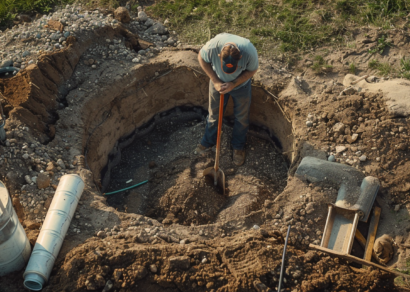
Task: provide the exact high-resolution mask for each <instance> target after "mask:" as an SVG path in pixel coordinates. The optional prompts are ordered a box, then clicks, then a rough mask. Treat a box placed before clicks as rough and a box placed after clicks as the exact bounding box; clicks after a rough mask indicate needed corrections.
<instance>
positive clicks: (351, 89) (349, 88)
mask: <svg viewBox="0 0 410 292" xmlns="http://www.w3.org/2000/svg"><path fill="white" fill-rule="evenodd" d="M342 92H343V93H344V94H345V95H352V94H354V93H356V92H357V90H356V89H354V88H353V87H348V88H346V89H345V90H343V91H342Z"/></svg>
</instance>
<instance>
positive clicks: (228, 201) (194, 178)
mask: <svg viewBox="0 0 410 292" xmlns="http://www.w3.org/2000/svg"><path fill="white" fill-rule="evenodd" d="M172 55H173V57H174V58H175V57H179V58H181V59H182V58H184V59H185V60H186V59H187V57H188V56H189V58H191V60H190V59H189V58H188V61H192V59H194V58H195V57H196V54H195V53H192V52H178V53H173V54H172ZM164 57H165V58H168V56H167V55H166V54H165V56H164ZM181 62H182V60H181ZM178 63H180V62H178ZM159 65H160V64H155V63H154V64H150V65H144V66H140V67H139V68H138V69H135V71H134V72H133V70H131V72H130V73H129V75H128V74H127V78H125V79H129V80H131V82H127V80H121V81H122V82H123V83H126V84H125V86H124V87H122V88H121V90H120V91H114V90H115V89H113V87H111V86H110V87H109V88H108V89H107V90H106V91H103V90H102V89H101V93H99V94H98V96H99V97H98V98H99V99H98V104H97V103H95V100H90V103H91V104H92V106H90V105H86V106H85V107H84V108H86V109H88V112H87V113H86V114H85V116H87V119H88V122H89V126H88V128H87V130H88V133H90V134H91V135H90V136H88V137H87V136H86V137H84V138H83V141H86V143H85V145H84V146H85V156H86V161H87V164H88V166H89V167H90V169H91V170H92V173H93V176H94V181H95V182H96V184H97V185H98V187H99V188H100V190H101V191H102V192H111V191H115V190H118V189H122V188H126V187H128V186H131V185H133V184H136V183H139V182H142V181H145V180H149V182H148V183H147V184H146V185H144V186H140V187H138V188H136V189H132V190H129V191H126V192H123V193H119V194H113V195H110V196H109V197H108V199H107V203H108V205H110V206H113V207H115V208H116V209H117V210H119V211H125V212H128V213H136V214H143V215H146V216H149V217H153V218H155V219H157V220H158V221H160V222H163V223H165V224H171V223H178V224H184V225H191V224H199V225H200V224H210V223H216V222H221V221H227V220H228V221H229V220H234V219H237V218H239V217H243V216H246V215H248V214H250V213H252V212H253V211H258V210H261V209H262V207H263V203H264V202H265V200H274V199H275V198H276V196H277V195H279V194H280V193H281V192H282V191H283V190H284V188H285V186H286V181H287V172H288V164H289V163H288V162H289V161H290V160H291V159H292V157H291V156H289V157H285V156H283V155H282V152H288V150H290V149H292V148H291V147H292V145H293V136H292V128H291V124H290V123H289V122H288V120H287V119H286V117H284V115H283V113H282V111H281V109H280V108H279V106H278V105H277V103H276V102H275V100H274V99H273V98H272V97H271V96H270V95H269V93H267V92H266V91H265V90H264V89H262V88H260V87H256V86H255V87H253V92H252V105H251V116H250V121H251V129H250V132H249V135H248V142H247V146H246V148H247V160H246V163H245V165H244V166H242V167H236V166H235V165H234V164H233V163H232V159H231V157H232V151H231V150H230V147H229V145H230V143H229V142H230V137H231V131H232V130H231V126H230V124H232V122H231V121H232V101H230V102H229V104H228V108H227V111H226V113H225V117H226V119H225V125H224V128H223V137H222V141H223V143H222V154H221V165H220V166H221V168H222V169H223V171H224V172H225V175H226V187H227V194H228V196H226V197H224V196H222V195H221V194H220V191H219V190H217V189H216V188H214V187H213V186H212V183H211V182H207V181H206V180H205V179H204V178H203V176H202V172H203V170H204V169H205V168H207V167H209V166H212V165H213V163H214V152H209V153H207V154H206V155H204V156H200V157H197V156H196V155H194V154H193V150H194V148H195V146H196V145H197V144H198V143H199V141H200V139H201V136H202V135H203V131H204V127H205V117H206V108H207V102H208V79H207V77H206V76H204V75H202V74H203V73H201V71H199V69H192V68H190V67H188V66H178V67H176V68H175V67H174V68H172V69H171V68H170V69H168V70H162V71H159V70H158V69H159V68H160V67H161V66H159ZM162 67H164V66H162ZM142 74H143V75H144V80H145V82H144V84H143V85H142V86H141V83H140V82H138V80H139V81H140V80H141V75H142ZM150 75H151V76H150ZM118 81H119V80H118ZM138 83H139V84H138ZM114 87H115V86H114ZM118 87H120V85H118ZM114 92H115V94H113V93H114ZM69 99H70V98H69V97H68V100H69ZM131 180H132V181H131ZM127 182H128V183H127Z"/></svg>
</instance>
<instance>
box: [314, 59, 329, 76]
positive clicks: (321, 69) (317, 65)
mask: <svg viewBox="0 0 410 292" xmlns="http://www.w3.org/2000/svg"><path fill="white" fill-rule="evenodd" d="M311 68H312V70H313V71H314V72H315V73H316V74H322V73H325V72H328V71H330V70H331V69H332V68H333V66H331V65H328V64H326V62H325V59H324V58H323V57H322V56H320V55H317V56H315V58H314V62H313V65H312V67H311Z"/></svg>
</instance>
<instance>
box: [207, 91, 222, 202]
mask: <svg viewBox="0 0 410 292" xmlns="http://www.w3.org/2000/svg"><path fill="white" fill-rule="evenodd" d="M223 114H224V95H223V94H221V97H220V101H219V118H218V133H217V135H218V136H217V138H216V156H215V165H214V167H208V168H207V169H205V170H204V176H209V177H212V178H213V179H214V184H215V186H219V187H220V188H222V192H223V194H224V195H225V174H224V172H223V171H222V169H220V168H219V154H220V152H221V151H220V150H221V130H222V118H223Z"/></svg>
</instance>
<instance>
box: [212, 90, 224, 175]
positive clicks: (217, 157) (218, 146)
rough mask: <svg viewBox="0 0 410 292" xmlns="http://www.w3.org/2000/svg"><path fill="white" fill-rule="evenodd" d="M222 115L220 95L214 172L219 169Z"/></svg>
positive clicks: (222, 107) (221, 97)
mask: <svg viewBox="0 0 410 292" xmlns="http://www.w3.org/2000/svg"><path fill="white" fill-rule="evenodd" d="M223 115H224V95H223V94H221V96H220V98H219V116H218V133H217V137H216V157H215V167H214V168H215V172H216V173H217V172H218V169H219V154H220V150H221V131H222V119H223Z"/></svg>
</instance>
